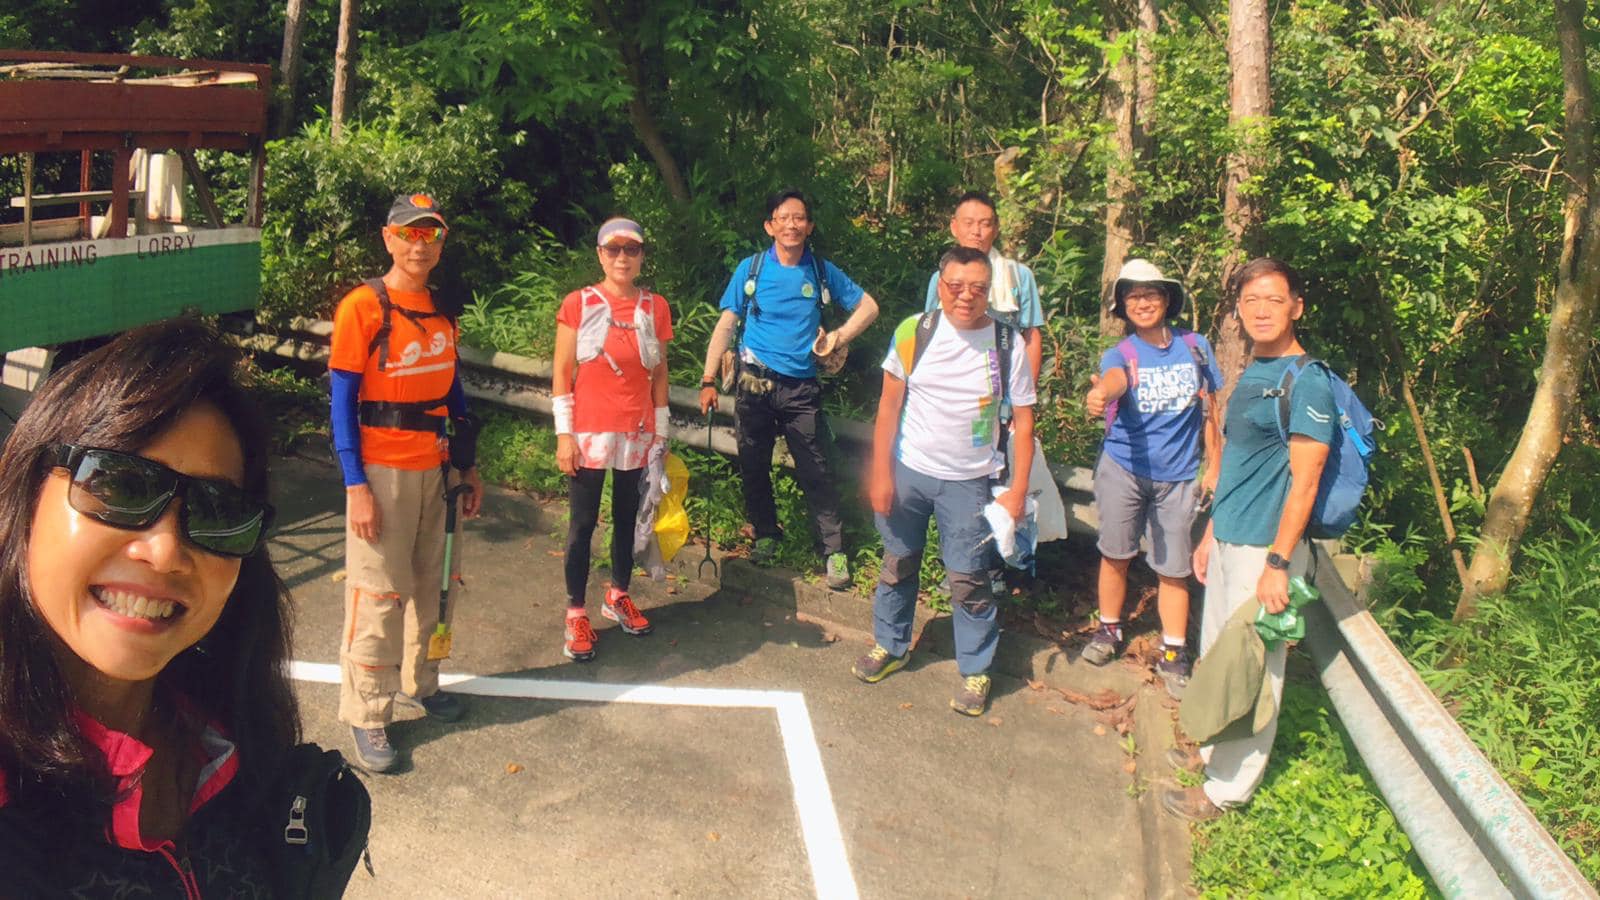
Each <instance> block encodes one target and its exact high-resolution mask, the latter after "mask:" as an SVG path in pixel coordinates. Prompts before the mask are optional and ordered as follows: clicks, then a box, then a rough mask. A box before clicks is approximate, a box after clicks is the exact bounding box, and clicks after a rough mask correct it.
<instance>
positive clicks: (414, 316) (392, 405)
mask: <svg viewBox="0 0 1600 900" xmlns="http://www.w3.org/2000/svg"><path fill="white" fill-rule="evenodd" d="M362 284H365V285H366V286H367V287H369V288H371V289H372V292H373V293H374V294H376V295H378V308H379V309H381V310H383V321H382V322H381V323H380V324H379V325H378V330H377V331H376V332H375V333H374V334H373V335H372V341H371V342H370V343H368V344H367V355H368V356H371V355H372V354H374V353H376V354H377V355H378V371H379V372H384V371H387V370H388V368H389V336H390V334H391V333H392V331H393V328H392V326H391V324H390V323H391V320H392V317H393V315H394V314H395V313H399V314H400V315H402V316H405V317H406V318H408V319H410V320H411V321H412V322H416V323H420V322H422V320H424V319H444V320H445V321H446V322H449V323H450V326H451V329H452V330H454V328H455V320H454V319H452V318H451V317H449V316H447V315H445V314H444V313H441V312H426V313H425V312H416V311H414V310H409V309H406V308H405V307H403V306H395V305H394V301H393V300H390V299H389V288H388V287H387V286H386V285H385V284H384V283H383V279H382V278H369V279H367V280H366V281H364V282H362ZM446 399H447V398H446V397H440V398H439V399H437V400H411V401H407V402H400V401H396V400H362V401H361V402H360V403H358V404H357V405H356V416H357V419H358V420H359V421H360V422H361V424H362V425H366V426H367V427H369V428H398V429H401V430H403V431H426V432H431V433H433V434H443V433H444V432H445V422H446V420H447V419H448V418H449V417H448V416H438V415H431V414H429V412H428V411H429V410H432V409H437V408H439V407H441V406H443V405H445V400H446Z"/></svg>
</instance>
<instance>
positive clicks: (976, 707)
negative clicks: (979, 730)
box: [950, 675, 989, 716]
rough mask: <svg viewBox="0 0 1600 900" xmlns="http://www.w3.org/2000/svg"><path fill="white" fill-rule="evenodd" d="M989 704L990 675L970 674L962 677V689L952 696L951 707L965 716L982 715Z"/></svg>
mask: <svg viewBox="0 0 1600 900" xmlns="http://www.w3.org/2000/svg"><path fill="white" fill-rule="evenodd" d="M988 705H989V676H987V675H968V676H967V677H966V678H963V679H961V690H959V691H956V695H955V696H954V697H951V698H950V708H951V709H953V710H955V711H956V712H958V713H961V714H962V715H964V716H981V715H983V711H984V709H985V708H987V707H988Z"/></svg>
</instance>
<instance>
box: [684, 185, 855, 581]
mask: <svg viewBox="0 0 1600 900" xmlns="http://www.w3.org/2000/svg"><path fill="white" fill-rule="evenodd" d="M815 227H816V225H815V223H814V222H813V221H812V218H811V208H810V204H809V203H807V202H806V198H805V195H803V194H801V193H800V192H799V191H797V190H785V191H779V192H778V193H776V194H773V195H772V196H771V197H769V198H767V222H766V231H767V235H768V236H769V237H771V238H772V246H771V247H769V248H767V249H766V250H764V251H762V252H761V253H759V254H757V255H756V256H752V257H750V258H749V259H746V260H745V261H743V262H741V263H740V264H739V265H738V267H736V268H735V269H734V270H733V277H731V278H729V279H728V286H727V288H725V289H724V290H723V292H722V301H721V304H720V306H721V309H722V316H721V318H719V319H718V320H717V326H716V329H715V330H713V331H712V333H711V344H710V346H709V347H707V348H706V365H705V370H704V373H703V375H702V377H701V379H700V411H701V412H702V413H707V412H709V411H710V410H711V408H712V407H713V406H715V405H716V402H717V388H716V376H717V373H718V371H719V369H720V367H721V363H722V355H723V353H724V352H725V351H726V350H727V349H728V348H729V346H730V345H731V344H732V343H733V339H734V333H735V332H736V331H739V325H740V323H741V322H742V323H743V325H744V328H743V330H742V332H741V333H740V334H739V338H738V342H737V343H738V346H737V349H736V353H737V358H738V363H737V366H738V372H739V376H738V383H737V387H736V391H737V393H736V394H735V398H734V413H735V415H736V416H737V417H738V424H739V475H740V480H741V482H742V484H743V488H744V504H745V513H746V515H748V516H749V517H750V524H751V525H753V526H754V527H755V533H756V544H755V550H754V552H753V553H752V554H751V559H752V560H753V561H754V562H756V563H758V564H765V563H768V562H770V561H771V560H772V558H773V555H774V553H775V552H776V551H777V547H778V539H779V537H780V536H781V535H782V533H783V532H782V530H781V529H780V528H779V526H778V508H777V504H776V503H775V501H774V500H773V496H772V448H773V445H774V443H775V442H776V441H777V437H778V435H779V434H780V433H781V434H783V436H784V439H785V441H786V443H787V444H788V446H789V454H790V455H791V456H793V457H794V467H795V475H796V476H797V477H798V479H799V481H800V488H801V490H802V491H804V492H805V496H806V504H807V505H808V506H810V508H811V515H812V518H813V520H814V521H815V523H816V528H817V532H818V537H819V538H820V541H821V545H822V553H823V556H824V557H826V559H827V578H828V586H829V587H831V588H833V589H835V590H842V589H844V588H846V587H849V586H850V567H849V558H848V557H847V556H846V555H845V553H844V531H843V528H842V526H841V524H840V522H839V488H838V485H837V480H836V479H835V478H834V476H833V473H831V472H829V471H828V468H829V466H828V453H827V451H828V447H827V441H828V431H827V426H826V423H825V422H824V420H823V416H822V385H821V383H820V382H819V381H818V380H817V362H818V361H819V360H821V361H824V362H825V363H826V362H827V361H829V360H840V359H842V358H843V355H844V353H845V351H846V347H847V345H848V344H849V343H850V341H851V340H853V339H855V337H856V336H857V335H859V334H861V332H862V331H865V330H866V328H867V326H868V325H871V324H872V320H873V319H876V318H877V317H878V304H877V301H875V300H873V299H872V296H871V295H870V294H868V293H866V292H865V291H863V290H862V289H861V288H860V287H859V286H858V285H857V284H856V283H855V282H854V281H851V280H850V278H849V276H847V275H845V274H844V272H842V271H840V270H839V268H838V267H837V266H835V265H834V264H833V263H831V262H827V261H824V260H820V259H818V258H817V257H816V256H815V255H813V254H812V252H811V250H810V249H809V248H808V247H807V246H806V241H807V239H808V238H810V237H811V232H812V229H814V228H815ZM833 303H838V304H839V306H840V307H841V308H842V309H844V310H845V311H846V312H848V313H850V317H849V318H848V319H846V320H845V323H844V324H843V325H841V326H839V329H838V330H837V331H828V330H827V329H826V328H824V327H822V311H823V308H824V307H826V306H830V305H832V304H833Z"/></svg>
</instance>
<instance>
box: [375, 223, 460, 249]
mask: <svg viewBox="0 0 1600 900" xmlns="http://www.w3.org/2000/svg"><path fill="white" fill-rule="evenodd" d="M448 231H449V229H447V228H444V227H442V226H434V227H431V228H428V227H424V226H421V225H390V226H389V233H390V234H392V235H394V236H395V237H397V238H399V239H400V240H402V241H405V242H406V243H408V244H415V243H417V242H419V241H420V242H421V243H424V244H433V243H437V242H439V241H442V240H444V236H445V234H446V233H447V232H448Z"/></svg>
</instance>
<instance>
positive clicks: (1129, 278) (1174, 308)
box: [1111, 258, 1184, 319]
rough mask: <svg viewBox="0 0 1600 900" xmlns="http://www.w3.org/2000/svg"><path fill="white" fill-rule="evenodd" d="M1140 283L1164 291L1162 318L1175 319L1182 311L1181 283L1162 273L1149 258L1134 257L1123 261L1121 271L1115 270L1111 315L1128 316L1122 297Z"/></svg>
mask: <svg viewBox="0 0 1600 900" xmlns="http://www.w3.org/2000/svg"><path fill="white" fill-rule="evenodd" d="M1141 284H1145V285H1155V286H1157V287H1160V288H1161V289H1162V290H1163V291H1165V292H1166V295H1167V314H1166V316H1165V317H1164V318H1167V319H1176V318H1177V317H1178V314H1179V313H1181V312H1183V301H1184V291H1183V283H1182V282H1180V281H1178V280H1177V279H1176V278H1167V277H1166V276H1164V275H1162V274H1161V270H1160V269H1158V268H1156V265H1155V263H1153V262H1151V261H1150V260H1148V259H1137V258H1135V259H1130V260H1128V261H1127V262H1125V263H1123V264H1122V269H1121V271H1119V272H1117V281H1116V284H1115V285H1114V286H1113V287H1112V289H1111V314H1112V315H1114V316H1117V317H1118V318H1121V319H1126V318H1128V313H1127V311H1126V310H1125V309H1124V308H1123V305H1122V299H1123V298H1124V297H1126V296H1127V294H1128V291H1131V290H1133V289H1134V288H1135V287H1137V286H1139V285H1141Z"/></svg>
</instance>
